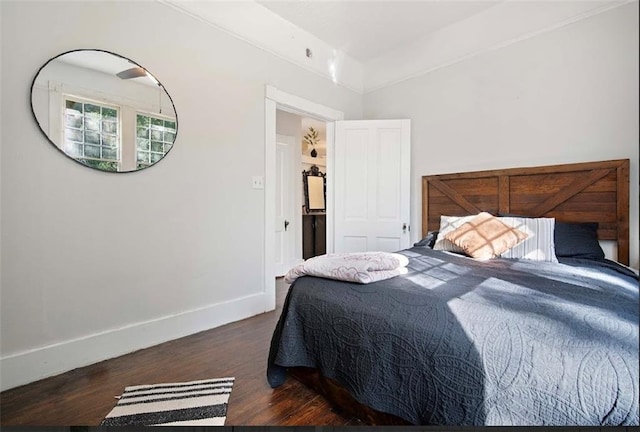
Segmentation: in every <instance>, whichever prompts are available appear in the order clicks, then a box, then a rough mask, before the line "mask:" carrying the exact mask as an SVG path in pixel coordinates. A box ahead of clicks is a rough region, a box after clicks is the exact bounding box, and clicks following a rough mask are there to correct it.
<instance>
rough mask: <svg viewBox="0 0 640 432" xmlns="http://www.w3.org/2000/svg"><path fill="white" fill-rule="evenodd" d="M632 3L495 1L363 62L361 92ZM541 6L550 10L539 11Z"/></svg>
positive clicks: (612, 0) (625, 0)
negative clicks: (481, 10)
mask: <svg viewBox="0 0 640 432" xmlns="http://www.w3.org/2000/svg"><path fill="white" fill-rule="evenodd" d="M634 2H635V3H637V0H605V1H584V2H561V3H560V2H558V3H553V2H542V3H539V2H526V3H525V2H520V1H509V2H503V3H499V4H497V5H496V6H493V7H491V8H489V9H487V10H485V11H483V12H481V13H479V14H477V15H474V16H471V17H469V18H467V19H466V20H463V21H459V22H457V23H454V24H452V25H450V26H448V27H445V28H444V29H441V30H439V31H437V32H434V33H432V34H430V35H427V36H425V37H424V38H421V39H419V40H418V41H416V42H415V43H413V44H411V45H409V46H406V47H403V48H401V49H398V50H396V51H393V52H391V53H389V54H387V55H383V56H381V57H378V58H376V59H373V60H372V61H369V62H367V63H365V65H364V69H365V78H364V93H365V94H366V93H370V92H373V91H376V90H379V89H382V88H385V87H389V86H391V85H395V84H398V83H400V82H403V81H406V80H409V79H412V78H416V77H418V76H421V75H425V74H427V73H430V72H433V71H436V70H438V69H442V68H445V67H448V66H451V65H454V64H457V63H460V62H463V61H466V60H468V59H471V58H473V57H476V56H478V55H481V54H484V53H487V52H490V51H494V50H497V49H500V48H504V47H506V46H509V45H512V44H515V43H518V42H520V41H523V40H526V39H530V38H533V37H536V36H538V35H541V34H544V33H547V32H550V31H553V30H557V29H560V28H563V27H566V26H568V25H571V24H573V23H576V22H578V21H582V20H584V19H587V18H590V17H593V16H595V15H599V14H601V13H604V12H607V11H609V10H612V9H615V8H618V7H620V6H624V5H626V4H629V3H634ZM541 4H542V5H545V4H546V5H549V6H550V7H547V8H541V7H540V5H541ZM505 23H508V25H505ZM470 36H473V37H470Z"/></svg>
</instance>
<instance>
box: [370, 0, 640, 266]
mask: <svg viewBox="0 0 640 432" xmlns="http://www.w3.org/2000/svg"><path fill="white" fill-rule="evenodd" d="M364 113H365V118H410V119H411V120H412V122H411V124H412V125H413V130H412V167H411V169H412V184H411V187H412V192H411V196H412V209H411V215H412V225H413V226H420V220H421V213H420V212H421V197H420V190H421V183H420V178H421V176H423V175H430V174H442V173H449V172H461V171H475V170H483V169H497V168H505V167H517V166H537V165H550V164H558V163H573V162H586V161H596V160H609V159H623V158H629V159H630V160H631V190H630V195H631V203H630V207H631V214H630V220H631V227H630V237H631V251H630V252H631V265H632V266H633V267H636V268H637V267H639V266H640V263H639V259H638V142H639V134H638V3H637V2H633V3H629V4H627V5H624V6H621V7H619V8H616V9H612V10H609V11H607V12H604V13H602V14H599V15H595V16H592V17H589V18H587V19H585V20H583V21H578V22H575V23H573V24H569V25H566V26H564V27H562V28H558V29H555V30H552V31H549V32H545V33H541V34H538V35H537V36H535V37H532V38H529V39H526V40H522V41H519V42H516V43H514V44H511V45H508V46H505V47H502V48H500V49H496V50H494V51H490V52H486V53H484V54H480V55H478V56H475V57H472V58H469V59H466V60H465V61H462V62H458V63H455V64H453V65H450V66H448V67H445V68H441V69H438V70H435V71H433V72H431V73H428V74H425V75H422V76H420V77H417V78H414V79H411V80H407V81H404V82H402V83H399V84H396V85H393V86H389V87H386V88H383V89H381V90H377V91H374V92H371V93H368V94H366V95H365V97H364ZM418 234H419V233H417V232H414V236H415V237H417V236H418Z"/></svg>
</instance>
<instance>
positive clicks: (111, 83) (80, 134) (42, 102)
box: [31, 49, 178, 172]
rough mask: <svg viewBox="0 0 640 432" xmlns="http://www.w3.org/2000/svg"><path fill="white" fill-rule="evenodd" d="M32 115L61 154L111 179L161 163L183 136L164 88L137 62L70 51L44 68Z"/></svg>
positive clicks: (102, 53)
mask: <svg viewBox="0 0 640 432" xmlns="http://www.w3.org/2000/svg"><path fill="white" fill-rule="evenodd" d="M31 110H32V111H33V115H34V117H35V118H36V121H37V122H38V125H39V126H40V129H41V130H42V132H43V133H44V134H45V135H46V136H47V138H48V139H49V141H51V143H52V144H53V145H54V146H55V147H56V148H57V149H58V150H60V151H61V152H62V153H64V154H65V155H66V156H68V157H69V158H71V159H73V160H75V161H76V162H78V163H81V164H83V165H85V166H87V167H91V168H95V169H99V170H102V171H107V172H131V171H138V170H141V169H144V168H148V167H150V166H152V165H154V164H156V163H158V162H159V161H160V160H161V159H162V158H164V157H165V156H166V154H167V153H169V151H170V150H171V149H172V148H173V144H174V142H175V139H176V135H177V133H178V118H177V114H176V111H175V107H174V105H173V101H172V100H171V97H170V96H169V94H168V93H167V91H166V90H165V88H164V86H163V85H162V84H161V83H160V82H159V81H158V80H157V79H156V78H155V77H154V76H153V75H152V74H151V73H150V72H149V71H147V70H146V69H145V68H143V67H142V66H140V65H139V64H137V63H136V62H134V61H132V60H130V59H128V58H125V57H122V56H121V55H118V54H114V53H111V52H108V51H102V50H93V49H92V50H89V49H82V50H75V51H69V52H66V53H63V54H60V55H58V56H56V57H54V58H52V59H50V60H49V61H48V62H47V63H45V64H44V66H42V67H41V68H40V70H39V71H38V73H37V75H36V77H35V78H34V80H33V84H32V85H31Z"/></svg>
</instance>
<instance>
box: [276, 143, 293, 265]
mask: <svg viewBox="0 0 640 432" xmlns="http://www.w3.org/2000/svg"><path fill="white" fill-rule="evenodd" d="M294 142H295V139H294V137H289V136H284V135H278V136H277V142H276V183H275V186H276V217H275V234H276V236H275V249H276V257H275V258H276V260H275V261H276V262H275V264H276V276H283V275H285V274H286V273H287V272H288V271H289V269H290V268H291V267H293V264H294V263H295V256H294V255H295V244H294V241H295V226H294V225H295V221H296V218H295V217H294V214H293V208H294V206H293V203H294V196H293V194H294V193H295V190H296V189H295V188H294V183H293V179H294V177H293V150H294Z"/></svg>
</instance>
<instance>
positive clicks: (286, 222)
mask: <svg viewBox="0 0 640 432" xmlns="http://www.w3.org/2000/svg"><path fill="white" fill-rule="evenodd" d="M288 226H289V221H288V220H285V221H284V230H285V231H286V230H287V227H288Z"/></svg>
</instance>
